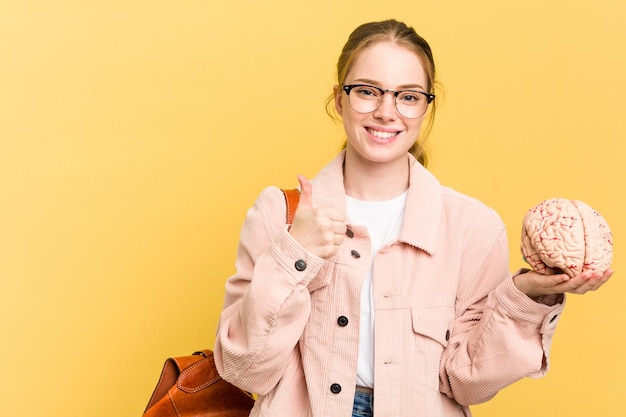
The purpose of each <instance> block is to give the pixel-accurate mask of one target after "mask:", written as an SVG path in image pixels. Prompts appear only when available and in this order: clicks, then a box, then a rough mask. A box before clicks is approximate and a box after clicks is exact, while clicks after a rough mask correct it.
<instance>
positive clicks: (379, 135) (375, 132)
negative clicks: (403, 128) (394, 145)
mask: <svg viewBox="0 0 626 417" xmlns="http://www.w3.org/2000/svg"><path fill="white" fill-rule="evenodd" d="M367 131H368V132H369V134H370V135H372V136H376V137H377V138H380V139H389V138H392V137H394V136H396V135H397V134H398V132H382V131H380V130H374V129H372V128H371V127H368V128H367Z"/></svg>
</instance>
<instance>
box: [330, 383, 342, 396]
mask: <svg viewBox="0 0 626 417" xmlns="http://www.w3.org/2000/svg"><path fill="white" fill-rule="evenodd" d="M330 392H332V393H333V394H339V393H340V392H341V385H339V384H332V385H331V386H330Z"/></svg>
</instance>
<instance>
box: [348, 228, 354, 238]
mask: <svg viewBox="0 0 626 417" xmlns="http://www.w3.org/2000/svg"><path fill="white" fill-rule="evenodd" d="M346 236H348V237H349V238H350V239H352V238H353V237H354V232H353V231H352V229H347V230H346Z"/></svg>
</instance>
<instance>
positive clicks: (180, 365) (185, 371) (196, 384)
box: [143, 349, 254, 417]
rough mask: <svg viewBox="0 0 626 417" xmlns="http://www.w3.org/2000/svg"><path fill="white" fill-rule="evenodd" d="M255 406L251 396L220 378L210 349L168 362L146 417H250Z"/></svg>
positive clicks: (144, 415)
mask: <svg viewBox="0 0 626 417" xmlns="http://www.w3.org/2000/svg"><path fill="white" fill-rule="evenodd" d="M253 405H254V399H253V398H252V396H251V395H250V394H248V393H246V392H244V391H242V390H240V389H239V388H237V387H235V386H234V385H232V384H230V383H228V382H226V381H224V380H223V379H222V378H221V377H220V375H219V374H218V373H217V369H216V368H215V361H214V360H213V352H211V351H210V350H208V349H207V350H203V351H200V352H196V353H194V354H193V355H190V356H181V357H178V358H169V359H167V360H166V361H165V365H164V366H163V371H162V372H161V377H160V378H159V382H158V384H157V386H156V388H155V390H154V393H153V394H152V397H151V398H150V402H149V403H148V406H147V407H146V411H145V412H144V414H143V417H247V416H248V415H249V414H250V410H251V409H252V406H253Z"/></svg>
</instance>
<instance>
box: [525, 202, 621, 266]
mask: <svg viewBox="0 0 626 417" xmlns="http://www.w3.org/2000/svg"><path fill="white" fill-rule="evenodd" d="M521 250H522V255H524V260H525V261H526V262H527V263H528V264H529V265H530V266H531V267H532V269H534V270H535V271H537V272H539V273H541V274H545V275H552V274H556V273H560V272H563V273H565V274H567V275H569V276H570V277H573V276H575V275H578V274H580V273H581V272H583V271H587V270H592V271H604V270H606V269H608V268H609V267H610V266H611V260H612V258H613V235H612V234H611V230H610V229H609V225H608V224H607V222H606V220H604V218H603V217H602V216H601V215H600V213H598V212H597V211H595V210H594V209H592V208H591V207H589V206H588V205H587V204H585V203H584V202H582V201H579V200H567V199H564V198H553V199H549V200H545V201H543V202H541V203H539V204H538V205H536V206H535V207H533V208H532V209H530V210H529V211H528V212H527V213H526V216H525V217H524V220H523V222H522V242H521Z"/></svg>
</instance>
